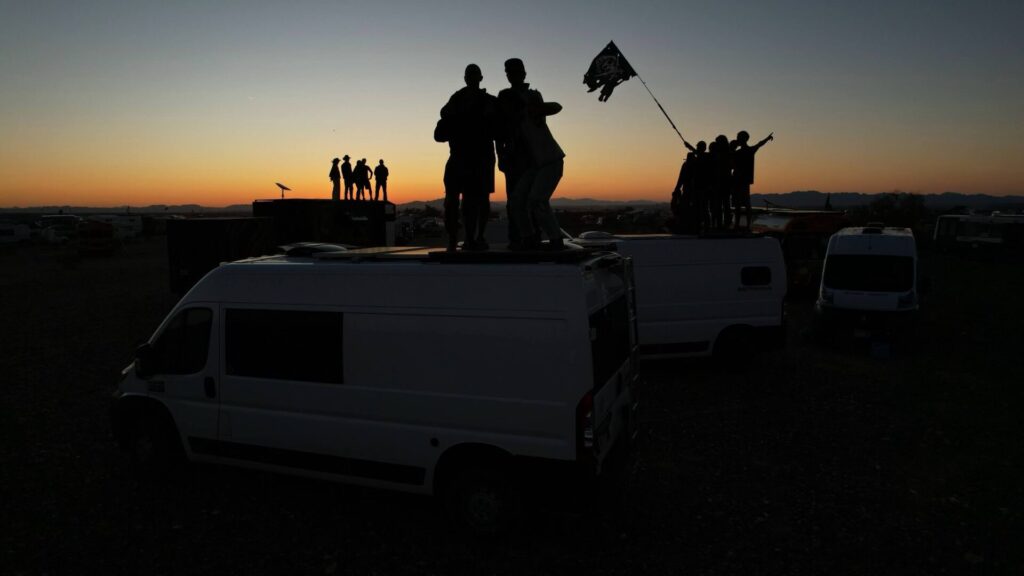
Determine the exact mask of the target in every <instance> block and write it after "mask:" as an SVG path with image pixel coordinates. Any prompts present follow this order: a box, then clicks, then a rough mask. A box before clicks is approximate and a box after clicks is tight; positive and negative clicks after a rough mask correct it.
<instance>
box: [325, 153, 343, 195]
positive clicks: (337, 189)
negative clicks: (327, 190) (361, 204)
mask: <svg viewBox="0 0 1024 576" xmlns="http://www.w3.org/2000/svg"><path fill="white" fill-rule="evenodd" d="M338 162H341V160H339V159H338V158H335V159H334V160H331V172H330V173H329V174H328V175H327V177H328V178H329V179H330V180H331V184H332V188H331V200H340V199H341V171H340V170H338Z"/></svg>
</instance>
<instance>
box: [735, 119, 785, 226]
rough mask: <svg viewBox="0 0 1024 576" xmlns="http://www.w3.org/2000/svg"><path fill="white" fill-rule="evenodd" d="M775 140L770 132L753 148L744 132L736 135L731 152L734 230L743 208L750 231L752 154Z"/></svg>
mask: <svg viewBox="0 0 1024 576" xmlns="http://www.w3.org/2000/svg"><path fill="white" fill-rule="evenodd" d="M774 139H775V133H774V132H772V133H770V134H768V136H767V137H765V139H764V140H761V141H760V142H758V143H757V144H754V145H753V146H748V145H747V141H749V140H750V134H748V133H747V131H746V130H741V131H740V132H739V134H736V149H735V150H734V151H733V172H732V178H733V197H732V204H733V208H735V209H736V228H737V229H738V228H739V227H740V212H741V210H742V208H743V207H746V209H747V226H746V227H747V229H748V230H749V229H750V217H751V210H750V185H751V184H753V183H754V154H756V153H757V151H758V149H760V148H761V146H764V145H765V144H767V143H768V142H771V141H772V140H774Z"/></svg>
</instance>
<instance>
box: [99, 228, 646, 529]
mask: <svg viewBox="0 0 1024 576" xmlns="http://www.w3.org/2000/svg"><path fill="white" fill-rule="evenodd" d="M531 258H539V259H532V260H531ZM633 298H634V295H633V281H632V272H631V269H630V262H629V260H628V259H626V258H623V257H621V256H619V255H616V254H611V253H593V252H590V253H588V252H584V251H573V252H567V253H562V254H555V255H551V256H537V255H533V256H530V255H518V254H507V253H506V254H465V255H463V254H452V255H444V254H441V255H437V254H434V255H432V254H429V253H428V252H427V251H426V250H424V249H417V248H394V247H391V248H364V249H356V250H348V251H340V252H327V253H318V254H312V255H311V256H309V257H292V256H287V255H278V256H267V257H261V258H253V259H249V260H243V261H240V262H235V263H230V264H224V265H222V266H219V267H217V268H215V269H214V270H212V271H211V272H210V273H209V274H207V275H206V276H205V277H203V278H202V279H201V280H200V281H199V282H198V283H197V284H196V285H195V286H194V287H192V289H191V290H189V292H188V293H187V294H186V295H185V296H184V297H183V298H182V300H181V301H180V302H179V303H178V304H177V305H176V306H175V308H174V309H173V310H172V311H171V312H170V313H169V314H168V316H167V318H166V319H165V320H164V322H163V323H162V324H161V326H160V327H159V328H158V329H157V330H156V332H155V333H154V334H153V336H152V338H150V340H149V343H147V344H144V345H143V346H142V347H140V348H139V350H138V351H137V354H136V359H135V361H134V362H133V364H131V365H129V366H128V367H127V368H125V369H124V371H123V372H122V379H121V381H120V383H119V385H118V391H117V394H116V396H115V400H114V409H113V422H114V430H115V434H116V436H117V438H118V439H119V440H120V442H121V444H122V446H123V447H125V448H126V449H128V450H129V451H130V452H131V453H132V455H133V457H134V458H135V460H136V461H137V462H138V463H140V464H147V463H148V464H153V465H156V464H161V463H165V462H167V461H168V460H170V459H172V458H174V457H175V456H178V455H182V456H184V457H187V458H188V459H189V460H194V461H207V462H221V463H226V464H233V465H238V466H246V467H253V468H260V469H266V470H272V471H278V472H287V473H292V474H298V475H303V476H310V477H316V478H325V479H332V480H339V481H344V482H349V483H353V484H360V485H365V486H374V487H379V488H387V489H393V490H401V491H408V492H418V493H423V494H434V495H436V496H438V497H440V498H442V500H443V503H444V505H445V508H446V509H447V510H448V512H449V513H450V514H451V515H452V516H453V517H454V518H456V519H457V520H458V521H459V522H461V523H464V524H466V525H468V526H470V527H471V528H473V529H474V530H478V531H483V532H486V531H492V530H495V529H497V528H498V527H500V526H501V525H502V524H503V523H504V522H505V521H506V520H507V519H508V517H509V516H512V515H514V514H515V513H516V511H517V508H518V504H517V502H519V500H518V497H519V495H521V494H523V491H522V489H523V488H524V487H525V486H530V485H535V486H538V487H539V488H542V489H547V490H553V489H554V487H555V486H556V485H558V486H562V487H563V488H567V489H570V490H573V491H575V492H580V491H581V490H582V489H583V487H584V486H586V485H588V484H590V483H592V482H595V481H596V480H597V479H599V478H601V477H603V476H605V475H606V473H609V471H610V470H612V469H614V465H613V463H615V462H619V461H621V460H619V458H618V456H617V455H621V454H622V453H623V451H624V450H627V449H628V447H629V443H630V439H631V438H632V427H633V425H634V423H635V421H636V419H635V413H634V411H635V403H634V401H633V392H632V389H633V385H634V380H635V378H636V372H635V346H636V334H635V326H636V324H635V317H634V300H633ZM559 480H565V482H560V481H559ZM588 505H590V506H593V507H597V508H601V507H604V506H605V505H608V503H605V502H588Z"/></svg>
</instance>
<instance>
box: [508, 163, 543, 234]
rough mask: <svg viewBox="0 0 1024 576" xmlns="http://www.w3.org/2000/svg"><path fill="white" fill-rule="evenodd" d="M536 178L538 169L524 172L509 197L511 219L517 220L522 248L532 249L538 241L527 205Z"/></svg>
mask: <svg viewBox="0 0 1024 576" xmlns="http://www.w3.org/2000/svg"><path fill="white" fill-rule="evenodd" d="M536 178H537V169H536V168H530V169H529V170H527V171H526V172H524V173H523V174H522V175H521V176H520V177H519V180H518V182H516V187H515V189H514V190H513V191H512V194H511V195H509V197H508V203H509V217H510V218H514V220H515V223H516V229H517V232H518V235H519V244H520V248H530V247H531V246H532V245H533V244H535V243H536V241H537V238H536V236H535V235H534V230H533V228H534V223H533V218H531V217H530V212H529V207H528V205H527V202H528V199H529V197H530V189H531V188H533V181H534V180H535V179H536Z"/></svg>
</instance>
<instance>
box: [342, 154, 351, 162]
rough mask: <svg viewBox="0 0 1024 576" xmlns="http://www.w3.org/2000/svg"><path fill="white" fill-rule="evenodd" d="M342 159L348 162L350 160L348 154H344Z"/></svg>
mask: <svg viewBox="0 0 1024 576" xmlns="http://www.w3.org/2000/svg"><path fill="white" fill-rule="evenodd" d="M341 159H342V160H344V161H345V162H348V160H349V157H348V154H345V155H344V156H342V157H341Z"/></svg>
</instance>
